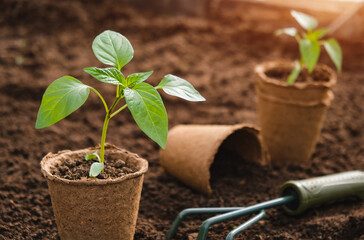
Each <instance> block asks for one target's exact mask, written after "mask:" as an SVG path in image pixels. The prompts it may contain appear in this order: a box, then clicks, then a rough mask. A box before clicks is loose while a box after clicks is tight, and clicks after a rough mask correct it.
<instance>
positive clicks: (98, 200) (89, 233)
mask: <svg viewBox="0 0 364 240" xmlns="http://www.w3.org/2000/svg"><path fill="white" fill-rule="evenodd" d="M95 150H97V149H96V148H88V149H82V150H78V151H69V150H65V151H61V152H58V153H56V154H53V153H49V154H47V155H46V156H45V157H44V158H43V160H42V161H41V168H42V173H43V175H44V176H45V178H46V179H47V183H48V188H49V193H50V195H51V200H52V205H53V211H54V215H55V218H56V223H57V227H58V232H59V235H60V237H61V239H63V240H69V239H71V240H72V239H75V240H82V239H98V240H101V239H110V240H111V239H113V240H118V239H122V240H130V239H133V236H134V232H135V224H136V221H137V216H138V209H139V201H140V195H141V191H142V184H143V177H144V173H145V172H146V171H147V169H148V162H147V161H146V160H144V159H142V158H140V157H139V156H138V155H136V154H133V153H130V152H128V151H126V150H122V149H119V148H117V147H115V146H112V145H107V146H106V149H105V156H108V157H115V158H119V159H123V160H124V161H126V162H128V163H129V164H130V165H132V166H133V167H135V168H136V169H137V172H135V173H130V174H127V175H124V176H122V177H119V178H115V179H90V178H85V179H81V180H67V179H64V178H60V177H58V176H56V175H53V174H51V169H52V168H53V167H55V166H56V164H57V163H59V162H62V161H65V160H66V159H71V158H75V157H77V158H80V157H81V158H83V157H84V155H85V153H87V154H90V153H94V152H95Z"/></svg>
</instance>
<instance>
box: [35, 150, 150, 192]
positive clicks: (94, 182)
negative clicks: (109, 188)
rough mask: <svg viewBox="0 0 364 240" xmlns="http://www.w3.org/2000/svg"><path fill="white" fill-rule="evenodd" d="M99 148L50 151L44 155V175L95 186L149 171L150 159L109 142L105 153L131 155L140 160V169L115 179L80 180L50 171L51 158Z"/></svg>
mask: <svg viewBox="0 0 364 240" xmlns="http://www.w3.org/2000/svg"><path fill="white" fill-rule="evenodd" d="M97 149H100V147H90V148H85V149H80V150H75V151H71V150H63V151H59V152H57V153H48V154H47V155H46V156H44V157H43V159H42V161H41V163H40V165H41V171H42V173H43V176H44V177H45V178H46V179H47V180H50V181H55V182H59V183H65V184H70V185H93V186H95V185H96V186H97V185H107V184H115V183H120V182H123V181H125V180H127V179H132V178H137V177H140V176H142V175H143V174H145V173H146V172H147V171H148V161H147V160H145V159H144V158H141V157H140V156H139V155H137V154H135V153H132V152H129V151H127V150H125V149H122V148H118V147H116V146H115V145H112V144H108V143H106V144H105V154H107V152H110V151H114V152H121V153H124V154H127V155H129V156H130V158H132V159H134V160H136V161H137V162H138V168H139V170H138V171H136V172H134V173H128V174H126V175H124V176H122V177H118V178H113V179H110V178H108V179H98V178H95V179H91V178H87V179H79V180H69V179H65V178H61V177H59V176H57V175H53V174H51V173H50V171H49V168H50V166H51V163H50V161H49V160H51V159H54V158H59V157H61V156H67V155H73V154H77V153H86V152H94V151H95V150H97Z"/></svg>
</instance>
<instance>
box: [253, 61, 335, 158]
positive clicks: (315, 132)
mask: <svg viewBox="0 0 364 240" xmlns="http://www.w3.org/2000/svg"><path fill="white" fill-rule="evenodd" d="M293 67H294V63H293V62H285V61H275V62H267V63H263V64H261V65H258V66H257V67H256V68H255V72H256V74H257V75H258V77H257V80H256V82H255V89H256V93H257V95H258V119H259V124H260V127H261V134H262V139H263V142H264V144H265V146H266V147H267V150H268V153H269V155H270V157H271V161H272V163H275V164H280V163H288V162H303V161H309V160H310V159H311V155H312V154H313V152H314V150H315V146H316V143H317V140H318V138H319V136H320V132H321V129H322V125H323V122H324V119H325V116H326V111H327V109H328V107H329V106H330V103H331V101H332V99H333V96H334V95H333V92H332V86H333V85H334V84H335V83H336V74H335V73H334V71H333V70H332V69H331V68H329V67H327V66H325V65H320V64H318V65H317V66H316V67H315V69H314V71H313V73H312V74H311V79H299V81H297V82H296V83H294V84H290V85H289V84H287V83H286V82H285V78H286V77H287V76H288V75H289V73H290V72H291V71H292V69H293ZM308 76H309V75H308Z"/></svg>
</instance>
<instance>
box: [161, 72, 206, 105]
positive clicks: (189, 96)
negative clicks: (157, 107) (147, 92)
mask: <svg viewBox="0 0 364 240" xmlns="http://www.w3.org/2000/svg"><path fill="white" fill-rule="evenodd" d="M156 88H157V89H158V88H161V89H163V91H164V92H165V93H167V94H169V95H172V96H176V97H180V98H183V99H186V100H188V101H192V102H201V101H206V99H205V98H204V97H202V96H201V94H200V93H199V92H198V91H197V90H196V89H195V88H194V87H193V86H192V84H191V83H189V82H187V81H186V80H184V79H182V78H180V77H177V76H174V75H172V74H168V75H166V76H164V78H163V79H162V81H161V82H160V83H159V84H158V86H157V87H156Z"/></svg>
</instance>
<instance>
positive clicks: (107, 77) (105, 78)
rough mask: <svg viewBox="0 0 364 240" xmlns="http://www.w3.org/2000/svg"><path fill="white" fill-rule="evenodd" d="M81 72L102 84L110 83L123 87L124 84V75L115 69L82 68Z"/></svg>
mask: <svg viewBox="0 0 364 240" xmlns="http://www.w3.org/2000/svg"><path fill="white" fill-rule="evenodd" d="M83 71H85V72H87V73H88V74H90V75H91V76H93V77H94V78H96V79H97V80H99V81H101V82H104V83H110V84H114V85H124V83H125V77H124V75H123V74H122V73H121V72H120V71H119V70H117V69H116V68H97V67H89V68H84V69H83Z"/></svg>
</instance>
